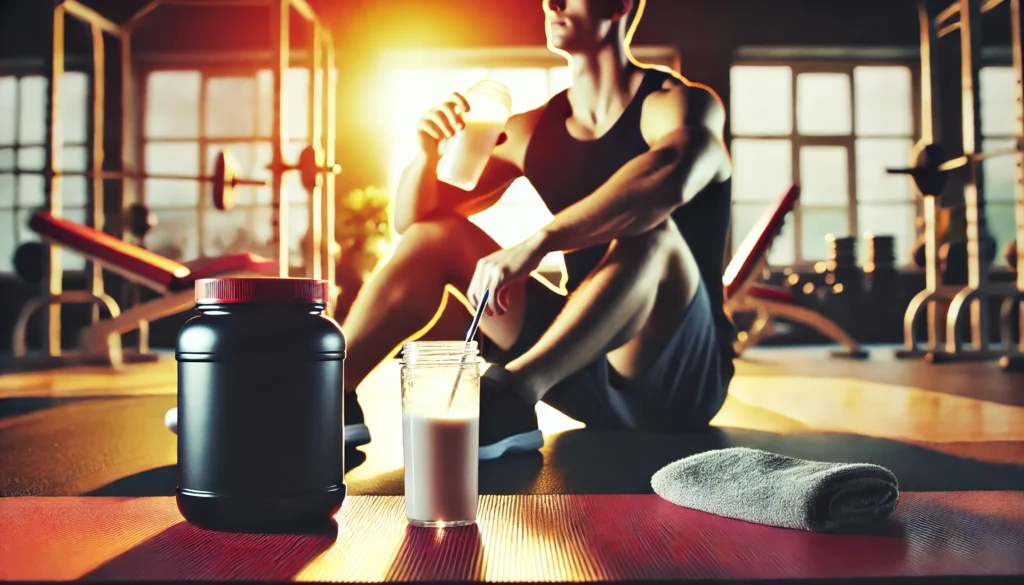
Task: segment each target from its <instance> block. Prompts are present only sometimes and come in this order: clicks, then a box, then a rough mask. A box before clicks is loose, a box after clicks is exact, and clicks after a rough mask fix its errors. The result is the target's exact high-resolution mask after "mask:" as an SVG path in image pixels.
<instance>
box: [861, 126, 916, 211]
mask: <svg viewBox="0 0 1024 585" xmlns="http://www.w3.org/2000/svg"><path fill="white" fill-rule="evenodd" d="M911 148H913V142H911V141H910V140H901V139H889V140H886V139H875V138H871V139H860V140H857V146H856V157H857V200H858V201H862V202H872V201H874V202H886V203H896V202H902V201H912V200H913V198H914V193H915V191H914V189H913V188H912V187H911V183H910V181H909V179H908V177H907V176H906V175H890V174H888V172H886V169H889V168H904V167H906V166H907V164H908V160H909V158H910V150H911Z"/></svg>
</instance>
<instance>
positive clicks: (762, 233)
mask: <svg viewBox="0 0 1024 585" xmlns="http://www.w3.org/2000/svg"><path fill="white" fill-rule="evenodd" d="M799 198H800V187H798V186H796V185H794V186H792V187H790V188H789V190H788V191H786V193H785V194H784V195H783V196H782V197H781V198H780V199H779V201H778V202H777V203H776V204H775V207H774V208H773V209H772V210H771V211H770V212H769V213H767V214H765V215H764V216H763V217H762V218H761V219H760V220H759V221H758V222H757V224H756V225H755V226H754V228H753V229H752V230H751V231H750V233H749V234H747V237H746V238H744V240H743V243H742V244H741V245H740V247H739V249H738V250H736V255H735V256H734V257H733V259H732V261H731V262H729V265H728V266H727V267H726V268H725V274H724V275H723V276H722V284H724V285H725V298H726V299H728V298H729V297H731V296H732V295H733V294H735V293H736V291H738V290H739V288H740V287H741V286H743V283H744V282H746V281H747V280H748V279H749V278H750V277H751V276H752V275H751V272H752V271H753V270H754V266H756V265H757V262H758V260H760V259H761V257H762V256H764V254H765V253H767V252H768V249H769V248H770V247H771V245H772V240H774V239H775V236H776V235H777V234H778V233H779V230H780V229H781V228H782V221H783V220H784V219H785V218H786V215H788V214H789V212H790V211H793V208H794V207H795V206H796V202H797V200H798V199H799ZM733 237H734V238H736V237H739V234H733Z"/></svg>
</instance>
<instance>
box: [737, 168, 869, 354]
mask: <svg viewBox="0 0 1024 585" xmlns="http://www.w3.org/2000/svg"><path fill="white" fill-rule="evenodd" d="M799 198H800V187H797V186H793V187H791V188H790V189H789V190H788V191H787V192H786V193H785V194H784V195H783V196H782V197H781V198H780V199H779V201H778V202H777V203H776V204H775V206H774V207H773V208H771V209H769V210H768V212H767V213H766V214H765V215H764V216H763V217H762V218H761V220H760V221H758V223H757V224H755V225H754V229H752V230H751V231H750V233H749V234H747V237H746V239H744V240H743V243H742V244H741V245H740V247H739V249H738V250H737V252H736V255H735V256H734V257H733V259H732V261H730V262H729V265H728V266H727V267H726V269H725V275H724V276H723V277H722V284H723V285H724V293H725V312H726V314H727V315H729V317H730V318H732V317H733V316H734V315H735V314H737V313H751V312H752V313H756V314H757V318H756V319H755V320H754V324H753V325H752V326H751V328H750V330H749V331H743V332H740V334H739V335H738V336H737V339H736V342H735V343H734V345H733V347H734V348H735V350H736V353H737V354H740V355H742V354H743V351H744V350H746V349H749V348H751V347H754V346H755V345H757V344H758V343H759V342H760V341H761V340H763V339H764V338H765V337H767V336H768V335H770V334H771V333H773V332H774V331H776V329H777V326H776V324H775V323H774V320H775V318H782V319H785V320H789V321H792V322H795V323H799V324H801V325H806V326H808V327H811V328H813V329H815V330H817V331H818V332H819V333H821V334H822V335H824V336H825V337H828V338H829V339H832V340H833V341H835V342H836V343H839V344H840V345H843V346H846V351H837V352H833V355H835V356H837V357H854V358H865V357H867V356H868V354H867V352H866V351H864V350H863V349H862V348H861V346H860V344H859V343H857V341H856V340H855V339H854V338H853V337H851V336H850V334H848V333H847V332H846V331H844V330H843V329H842V328H841V327H840V326H839V325H837V324H836V323H835V322H833V321H832V320H831V319H829V318H827V317H825V316H824V315H822V314H820V313H818V312H816V311H814V310H812V309H810V308H808V307H805V306H802V305H801V303H800V297H799V296H798V295H797V294H795V293H793V292H792V291H790V290H788V289H786V288H783V287H779V286H771V285H767V284H762V283H758V282H755V281H756V280H757V278H756V277H757V275H758V274H760V273H761V270H762V268H764V264H765V262H766V261H767V258H768V252H769V250H771V245H772V241H773V240H774V239H775V237H776V236H777V235H778V234H779V231H780V230H781V229H782V224H783V221H784V220H785V218H786V215H788V214H789V212H791V211H792V210H793V208H794V206H796V202H797V200H798V199H799Z"/></svg>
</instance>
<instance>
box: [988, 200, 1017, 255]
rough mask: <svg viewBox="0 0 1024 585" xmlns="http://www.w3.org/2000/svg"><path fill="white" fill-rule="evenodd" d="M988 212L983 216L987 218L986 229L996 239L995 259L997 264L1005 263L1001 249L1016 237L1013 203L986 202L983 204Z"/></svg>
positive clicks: (1004, 248)
mask: <svg viewBox="0 0 1024 585" xmlns="http://www.w3.org/2000/svg"><path fill="white" fill-rule="evenodd" d="M985 209H986V210H987V212H988V213H986V214H985V218H986V219H987V220H988V231H989V233H991V234H992V237H994V238H995V239H996V259H995V261H994V262H995V264H996V265H998V266H1005V265H1006V258H1005V254H1003V251H1004V250H1006V245H1007V244H1009V243H1010V242H1012V241H1014V240H1016V239H1017V222H1016V217H1015V216H1014V208H1013V203H988V204H986V205H985Z"/></svg>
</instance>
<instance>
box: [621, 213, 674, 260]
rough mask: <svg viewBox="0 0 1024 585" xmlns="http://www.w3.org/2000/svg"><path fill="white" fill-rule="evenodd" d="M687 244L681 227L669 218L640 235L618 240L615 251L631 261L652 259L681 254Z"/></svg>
mask: <svg viewBox="0 0 1024 585" xmlns="http://www.w3.org/2000/svg"><path fill="white" fill-rule="evenodd" d="M685 246H686V242H685V241H684V240H683V236H682V234H680V233H679V229H678V228H677V227H676V225H675V223H674V222H672V221H671V220H669V221H664V222H662V223H661V224H659V225H657V226H655V227H653V228H651V229H649V230H647V231H646V232H644V233H642V234H640V235H637V236H632V237H629V238H622V239H619V240H616V245H615V252H616V253H617V254H619V255H621V256H623V257H626V258H628V259H629V260H631V261H633V260H639V261H650V260H653V259H665V258H669V257H673V256H680V255H682V254H683V253H684V252H685Z"/></svg>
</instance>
